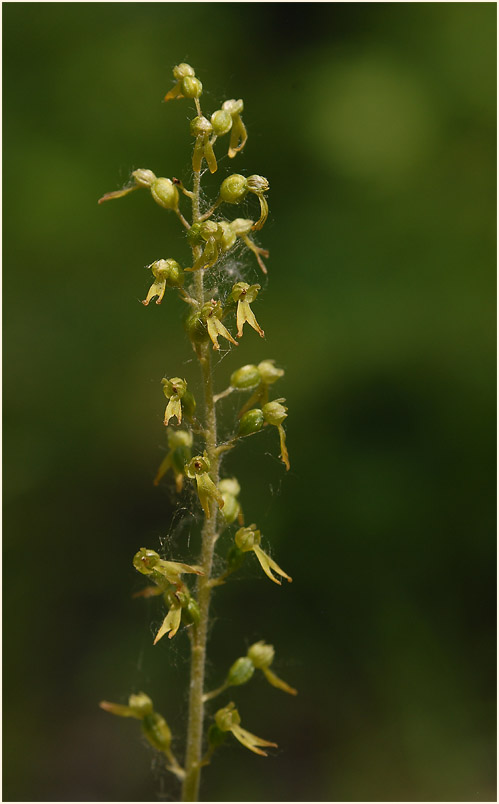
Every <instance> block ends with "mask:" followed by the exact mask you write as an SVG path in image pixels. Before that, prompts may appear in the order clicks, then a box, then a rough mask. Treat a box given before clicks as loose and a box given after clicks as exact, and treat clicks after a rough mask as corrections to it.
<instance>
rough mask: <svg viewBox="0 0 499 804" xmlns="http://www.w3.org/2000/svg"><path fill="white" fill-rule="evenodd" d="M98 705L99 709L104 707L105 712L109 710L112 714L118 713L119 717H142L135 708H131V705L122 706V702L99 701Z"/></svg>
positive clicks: (139, 718)
mask: <svg viewBox="0 0 499 804" xmlns="http://www.w3.org/2000/svg"><path fill="white" fill-rule="evenodd" d="M99 706H100V708H101V709H104V711H106V712H110V713H111V714H112V715H119V716H120V717H135V718H137V720H141V719H142V717H141V715H140V714H139V713H138V712H137V710H136V709H133V708H132V707H131V706H123V705H122V704H116V703H111V701H101V702H100V704H99Z"/></svg>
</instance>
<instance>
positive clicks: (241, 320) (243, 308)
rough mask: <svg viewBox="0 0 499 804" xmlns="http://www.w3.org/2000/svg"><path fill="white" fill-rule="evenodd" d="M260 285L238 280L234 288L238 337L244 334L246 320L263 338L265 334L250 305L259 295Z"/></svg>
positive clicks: (233, 295) (233, 296)
mask: <svg viewBox="0 0 499 804" xmlns="http://www.w3.org/2000/svg"><path fill="white" fill-rule="evenodd" d="M259 290H260V285H248V283H247V282H236V284H235V285H234V287H233V288H232V293H231V296H232V298H233V299H234V301H235V302H237V337H238V338H241V337H242V335H243V326H244V324H245V323H246V322H248V324H249V325H250V327H253V329H254V330H255V331H256V332H258V334H259V335H260V337H261V338H263V336H264V335H265V333H264V331H263V329H262V328H261V326H260V325H259V323H258V321H257V320H256V318H255V314H254V312H253V310H252V309H251V307H250V304H251V302H254V301H255V299H256V297H257V296H258V291H259Z"/></svg>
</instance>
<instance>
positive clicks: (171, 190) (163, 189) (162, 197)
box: [151, 177, 178, 209]
mask: <svg viewBox="0 0 499 804" xmlns="http://www.w3.org/2000/svg"><path fill="white" fill-rule="evenodd" d="M151 195H152V197H153V198H154V200H155V201H156V203H157V204H159V205H160V207H164V209H178V190H177V188H176V187H175V185H174V184H173V182H172V181H171V180H170V179H165V178H163V177H161V178H159V179H156V180H155V181H153V183H152V184H151Z"/></svg>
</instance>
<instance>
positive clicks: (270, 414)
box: [262, 399, 288, 426]
mask: <svg viewBox="0 0 499 804" xmlns="http://www.w3.org/2000/svg"><path fill="white" fill-rule="evenodd" d="M282 402H284V400H282ZM287 410H288V409H287V408H285V407H284V405H281V403H280V401H279V400H277V399H275V400H274V401H273V402H267V404H266V405H263V407H262V413H263V416H264V418H265V421H266V422H267V423H268V424H273V425H275V426H277V425H279V424H282V422H283V421H284V419H285V418H286V417H287V415H288V414H287Z"/></svg>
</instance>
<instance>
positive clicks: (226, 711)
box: [215, 703, 277, 757]
mask: <svg viewBox="0 0 499 804" xmlns="http://www.w3.org/2000/svg"><path fill="white" fill-rule="evenodd" d="M215 723H216V725H217V727H218V728H219V729H220V731H222V732H224V731H230V732H231V733H232V734H233V735H234V737H235V738H236V740H239V742H240V743H241V745H244V747H245V748H248V749H249V750H250V751H253V753H254V754H259V755H260V756H262V757H266V756H267V754H266V752H265V751H262V750H261V747H260V746H263V747H265V748H267V747H269V748H277V743H271V742H269V741H268V740H262V739H261V737H257V736H256V735H255V734H252V733H251V732H250V731H246V729H243V728H241V726H240V725H239V724H240V723H241V718H240V716H239V712H238V711H237V709H236V707H235V704H233V703H230V704H228V705H227V706H224V708H223V709H219V710H218V712H216V714H215Z"/></svg>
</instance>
